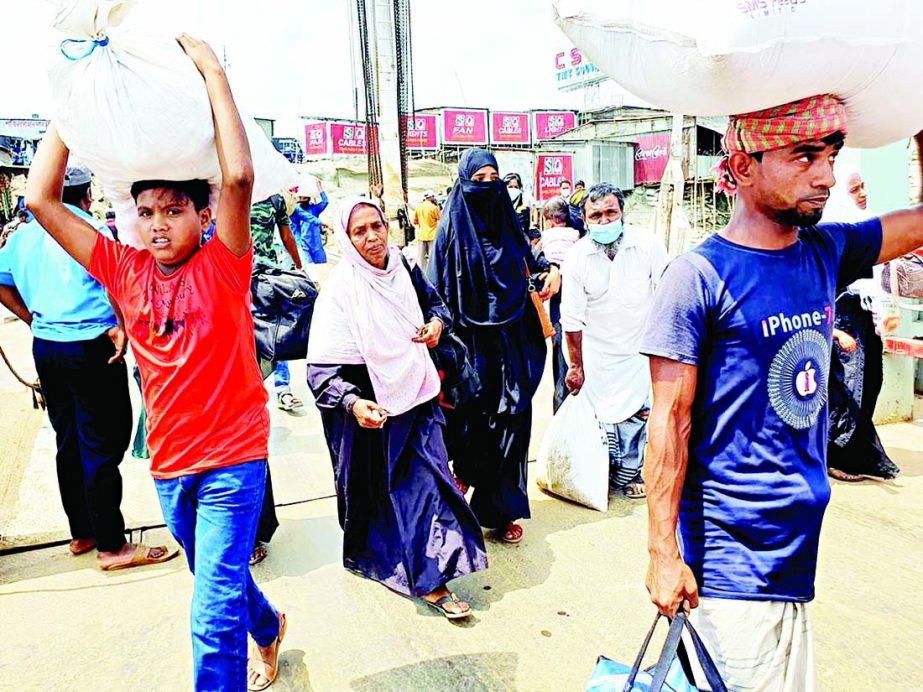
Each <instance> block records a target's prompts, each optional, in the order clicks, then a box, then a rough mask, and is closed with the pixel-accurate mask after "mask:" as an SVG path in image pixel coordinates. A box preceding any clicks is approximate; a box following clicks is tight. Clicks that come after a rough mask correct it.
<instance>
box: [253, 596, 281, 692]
mask: <svg viewBox="0 0 923 692" xmlns="http://www.w3.org/2000/svg"><path fill="white" fill-rule="evenodd" d="M287 629H288V620H286V619H285V613H279V636H277V637H276V641H275V645H276V661H275V665H274V666H273V668H272V671H271V672H270V669H269V664H268V663H266V661H264V660H263V659H261V658H248V659H247V680H248V682H247V690H248V692H261V691H262V690H265V689H267V688H268V687H269V686H270V685H272V683H274V682H275V681H276V678H277V677H279V650H280V649H281V648H282V640H283V639H284V638H285V632H286V630H287ZM255 666H259V667H260V668H262V670H260V669H259V668H256V667H255ZM251 672H254V673H258V674H259V675H261V676H262V677H263V678H265V679H266V683H265V684H257V683H251V682H249V679H250V673H251Z"/></svg>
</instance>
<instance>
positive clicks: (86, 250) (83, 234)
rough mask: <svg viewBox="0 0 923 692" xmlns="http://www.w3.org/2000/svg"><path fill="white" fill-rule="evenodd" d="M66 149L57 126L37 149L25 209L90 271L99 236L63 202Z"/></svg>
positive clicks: (46, 134)
mask: <svg viewBox="0 0 923 692" xmlns="http://www.w3.org/2000/svg"><path fill="white" fill-rule="evenodd" d="M69 153H70V152H68V150H67V147H66V146H65V145H64V142H62V141H61V138H60V137H59V136H58V130H57V128H56V127H55V125H54V123H51V125H50V126H49V127H48V132H46V133H45V137H44V138H43V139H42V143H41V144H40V145H39V147H38V151H37V152H36V154H35V158H34V159H33V160H32V167H31V169H30V171H29V180H28V182H27V183H26V206H27V207H28V208H29V210H30V211H31V212H32V213H33V214H35V218H36V219H37V220H38V222H39V223H40V224H41V225H42V228H44V229H45V230H46V231H48V232H49V233H50V234H51V236H52V237H53V238H54V239H55V240H57V241H58V242H59V243H60V244H61V247H63V248H64V249H65V250H66V251H67V253H68V254H69V255H70V256H71V257H73V258H74V259H75V260H77V261H78V262H79V263H80V264H81V265H83V267H84V268H86V269H89V267H90V259H91V257H92V256H93V248H94V246H95V245H96V239H97V237H98V234H97V232H96V229H95V228H93V227H92V226H91V225H90V224H88V223H87V222H86V221H84V220H83V219H81V218H80V217H79V216H77V215H76V214H74V213H72V212H71V211H70V209H68V208H67V207H65V206H64V202H62V201H61V192H62V190H63V189H64V171H65V170H66V169H67V157H68V154H69Z"/></svg>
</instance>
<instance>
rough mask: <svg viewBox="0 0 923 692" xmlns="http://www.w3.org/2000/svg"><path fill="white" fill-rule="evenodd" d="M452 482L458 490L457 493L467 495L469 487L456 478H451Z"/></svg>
mask: <svg viewBox="0 0 923 692" xmlns="http://www.w3.org/2000/svg"><path fill="white" fill-rule="evenodd" d="M452 480H454V481H455V487H456V488H458V492H460V493H461V494H462V495H467V494H468V491H469V490H470V489H471V486H470V485H468V484H467V483H465V481H463V480H462V479H461V478H459V477H458V476H452Z"/></svg>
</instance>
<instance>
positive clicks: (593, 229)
mask: <svg viewBox="0 0 923 692" xmlns="http://www.w3.org/2000/svg"><path fill="white" fill-rule="evenodd" d="M587 230H588V231H589V232H590V237H591V238H592V239H593V240H595V241H596V242H597V243H599V244H600V245H608V244H609V243H614V242H615V241H616V240H618V239H619V236H621V235H622V232H623V231H624V230H625V222H624V220H623V219H619V220H618V221H612V222H611V223H600V224H594V223H590V224H587Z"/></svg>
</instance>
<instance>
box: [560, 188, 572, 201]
mask: <svg viewBox="0 0 923 692" xmlns="http://www.w3.org/2000/svg"><path fill="white" fill-rule="evenodd" d="M561 197H563V198H564V199H567V198H568V197H570V188H569V187H562V188H561Z"/></svg>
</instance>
